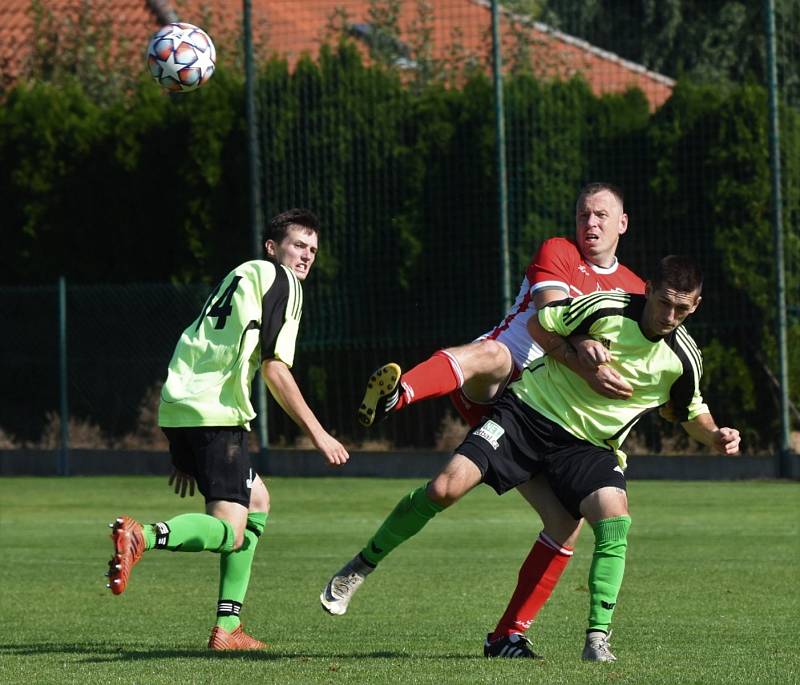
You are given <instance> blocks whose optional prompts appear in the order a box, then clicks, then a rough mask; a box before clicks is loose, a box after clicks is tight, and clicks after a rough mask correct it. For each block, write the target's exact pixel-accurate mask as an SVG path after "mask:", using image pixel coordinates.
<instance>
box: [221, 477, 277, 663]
mask: <svg viewBox="0 0 800 685" xmlns="http://www.w3.org/2000/svg"><path fill="white" fill-rule="evenodd" d="M239 508H241V509H243V508H244V507H241V505H237V504H234V503H232V502H211V503H209V507H208V509H209V513H211V514H212V515H213V516H217V517H219V518H224V517H226V516H231V515H233V516H235V518H236V520H237V523H239V524H240V525H241V523H242V516H241V514H242V512H241V511H239ZM244 513H245V518H244V525H243V526H242V530H241V539H242V544H241V546H240V547H238V548H237V549H235V550H232V551H230V552H225V553H223V554H221V555H220V560H219V594H218V599H217V621H216V625H215V628H214V630H213V631H212V633H211V638H210V639H209V647H211V648H212V649H261V648H263V647H265V646H266V645H265V644H264V643H263V642H260V641H258V640H255V639H254V638H252V637H250V636H249V635H247V634H246V633H245V632H244V631H243V630H242V628H241V619H240V618H239V616H240V612H241V610H242V605H243V603H244V598H245V595H246V594H247V588H248V585H249V584H250V573H251V570H252V567H253V559H254V557H255V552H256V546H257V545H258V539H259V537H260V536H261V534H262V533H263V532H264V527H265V526H266V522H267V516H268V513H269V493H268V492H267V488H266V486H265V485H264V482H263V481H262V480H261V478H260V477H259V476H256V477H255V479H254V481H253V486H252V490H251V494H250V507H249V509H248V510H246V511H245V512H244Z"/></svg>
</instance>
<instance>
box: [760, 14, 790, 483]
mask: <svg viewBox="0 0 800 685" xmlns="http://www.w3.org/2000/svg"><path fill="white" fill-rule="evenodd" d="M764 23H765V28H766V37H767V84H768V92H769V157H770V171H771V174H770V175H771V180H772V231H773V236H774V244H775V300H776V304H777V308H778V312H777V314H778V315H777V322H776V331H775V333H776V336H777V343H778V364H779V371H778V379H779V382H780V390H779V392H780V412H781V446H780V451H779V453H778V455H777V475H778V476H779V477H780V478H788V477H789V476H790V475H791V474H790V463H789V455H790V449H791V448H790V430H791V428H790V423H789V363H788V350H787V343H786V327H787V321H786V272H785V266H784V250H783V198H782V196H781V148H780V120H779V111H778V73H777V66H776V58H775V0H765V2H764Z"/></svg>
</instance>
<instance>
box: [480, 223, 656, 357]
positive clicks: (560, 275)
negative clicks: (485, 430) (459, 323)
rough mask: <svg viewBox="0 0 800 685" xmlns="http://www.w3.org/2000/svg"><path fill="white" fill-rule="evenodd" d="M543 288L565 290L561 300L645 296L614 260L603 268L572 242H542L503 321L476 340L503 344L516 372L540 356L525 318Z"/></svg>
mask: <svg viewBox="0 0 800 685" xmlns="http://www.w3.org/2000/svg"><path fill="white" fill-rule="evenodd" d="M546 288H559V289H561V290H563V291H564V297H577V296H578V295H586V294H588V293H592V292H595V291H598V290H619V291H622V292H626V293H644V281H643V280H642V279H641V278H639V277H638V276H637V275H636V274H635V273H633V271H631V270H630V269H628V268H627V267H625V266H623V265H622V264H620V263H619V261H617V259H616V258H615V259H614V264H613V265H611V266H609V267H607V268H603V267H600V266H596V265H594V264H592V263H591V262H587V261H586V260H585V259H584V258H583V257H582V256H581V253H580V252H579V251H578V247H577V246H576V245H575V243H574V242H573V241H572V240H568V239H567V238H550V239H549V240H545V241H544V242H543V243H542V244H541V245H540V246H539V250H538V251H537V252H536V254H535V255H534V257H533V259H532V260H531V263H530V264H529V265H528V268H527V270H526V271H525V278H524V279H523V280H522V284H521V285H520V289H519V293H518V294H517V299H516V300H515V301H514V304H513V305H512V307H511V309H509V311H508V313H507V314H506V316H505V318H504V319H503V320H502V321H501V322H500V323H499V324H498V325H497V326H496V327H495V328H493V329H492V330H490V331H487V332H486V333H484V334H483V335H482V336H480V338H478V339H479V340H480V339H483V338H493V339H495V340H499V341H500V342H502V343H503V344H504V345H505V346H506V347H508V349H509V350H510V351H511V356H512V357H513V359H514V363H515V364H516V365H517V368H518V369H524V368H525V367H526V366H528V364H530V363H531V362H532V361H533V360H534V359H538V358H539V357H541V356H542V348H541V347H539V345H537V344H536V343H535V342H534V341H533V339H532V338H531V336H530V334H529V333H528V319H530V318H531V316H533V315H534V314H535V313H536V307H535V306H534V304H533V296H534V295H535V294H536V292H537V291H539V290H542V289H546Z"/></svg>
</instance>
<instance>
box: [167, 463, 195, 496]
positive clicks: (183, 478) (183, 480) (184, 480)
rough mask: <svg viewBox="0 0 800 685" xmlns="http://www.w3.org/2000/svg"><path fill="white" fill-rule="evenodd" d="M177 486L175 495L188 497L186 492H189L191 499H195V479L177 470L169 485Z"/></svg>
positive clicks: (173, 473)
mask: <svg viewBox="0 0 800 685" xmlns="http://www.w3.org/2000/svg"><path fill="white" fill-rule="evenodd" d="M173 483H174V484H175V494H176V495H180V496H181V497H186V490H187V489H188V490H189V497H194V477H193V476H190V475H189V474H188V473H184V472H183V471H179V470H178V469H175V470H174V471H173V472H172V475H171V476H170V477H169V484H170V485H172V484H173Z"/></svg>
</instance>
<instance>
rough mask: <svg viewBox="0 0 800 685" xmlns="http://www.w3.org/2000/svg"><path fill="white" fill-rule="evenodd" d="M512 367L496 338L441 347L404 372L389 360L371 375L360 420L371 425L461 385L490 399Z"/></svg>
mask: <svg viewBox="0 0 800 685" xmlns="http://www.w3.org/2000/svg"><path fill="white" fill-rule="evenodd" d="M512 369H513V361H512V359H511V353H510V352H509V351H508V348H507V347H506V346H505V345H503V344H502V343H499V342H497V341H496V340H478V341H476V342H472V343H469V344H467V345H461V346H460V347H450V348H447V349H445V350H439V351H438V352H434V354H432V355H431V356H430V357H429V358H428V359H426V360H425V361H424V362H421V363H420V364H417V365H416V366H415V367H413V368H412V369H411V370H410V371H407V372H406V373H404V374H402V375H400V367H399V366H397V364H386V365H384V366H382V367H381V368H380V369H378V370H377V371H375V372H374V373H373V374H372V375H371V376H370V379H369V382H368V383H367V389H366V392H365V393H364V398H363V400H362V402H361V406H360V407H359V409H358V420H359V422H360V423H361V424H362V425H364V426H371V425H372V424H373V423H375V422H377V421H381V420H383V419H384V418H386V416H388V414H389V413H390V412H392V411H399V410H400V409H402V408H404V407H407V406H408V405H410V404H414V403H415V402H420V401H422V400H427V399H432V398H434V397H443V396H444V395H449V394H450V393H451V392H453V391H454V390H458V389H459V388H461V387H462V386H464V389H465V392H466V393H467V395H468V396H469V397H470V398H472V399H474V400H475V401H476V402H488V401H490V400H492V399H493V398H494V396H495V395H496V394H497V392H498V389H499V388H500V387H501V386H502V384H503V383H505V382H506V380H507V379H508V377H509V375H510V374H511V371H512Z"/></svg>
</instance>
